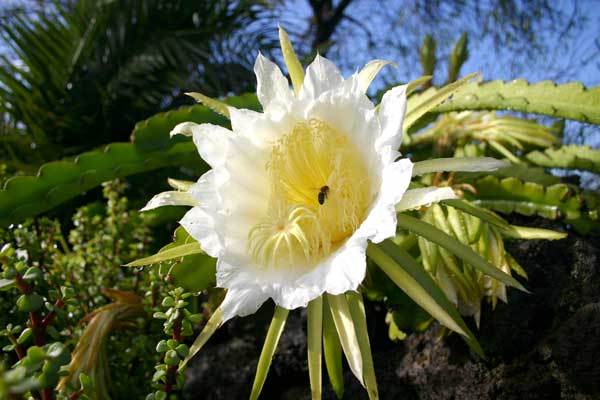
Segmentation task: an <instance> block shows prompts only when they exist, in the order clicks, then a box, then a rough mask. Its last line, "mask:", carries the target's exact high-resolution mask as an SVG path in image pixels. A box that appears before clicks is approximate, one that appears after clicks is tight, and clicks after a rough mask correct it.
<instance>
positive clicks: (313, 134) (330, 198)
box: [248, 119, 372, 267]
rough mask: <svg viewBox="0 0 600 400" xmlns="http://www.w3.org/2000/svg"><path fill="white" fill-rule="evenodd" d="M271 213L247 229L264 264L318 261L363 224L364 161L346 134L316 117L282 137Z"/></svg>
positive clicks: (271, 169) (367, 197)
mask: <svg viewBox="0 0 600 400" xmlns="http://www.w3.org/2000/svg"><path fill="white" fill-rule="evenodd" d="M267 172H268V173H269V177H270V182H271V196H270V200H269V207H268V210H269V211H268V213H267V215H266V216H265V217H264V218H263V220H262V221H261V222H260V223H259V224H257V225H255V226H254V227H253V228H252V229H251V230H250V232H249V234H248V250H249V252H250V254H251V256H252V259H253V261H254V262H255V263H256V264H257V265H259V266H262V267H288V266H292V265H314V264H315V263H316V262H317V261H319V260H320V259H322V258H323V257H325V256H327V255H328V254H330V253H331V252H332V251H334V250H335V249H336V248H337V247H338V246H339V245H341V244H342V243H343V241H344V240H345V239H347V238H348V237H350V236H351V235H352V233H354V231H355V230H356V229H357V228H358V227H359V226H360V224H361V222H362V221H363V219H364V217H365V213H366V211H367V208H368V207H369V205H370V204H371V200H372V193H371V180H370V177H369V175H368V172H367V168H366V165H365V162H364V160H363V158H362V156H361V154H360V152H359V151H358V149H357V148H356V146H355V145H354V143H352V142H351V141H350V140H349V139H348V138H347V137H346V136H345V135H342V134H341V133H339V132H338V131H337V130H335V129H333V128H332V127H330V126H329V125H327V124H326V123H324V122H322V121H319V120H315V119H311V120H309V121H306V122H302V123H298V124H296V125H295V126H294V128H293V129H292V131H291V132H290V133H288V134H286V135H285V136H284V137H283V138H281V139H280V140H279V141H277V142H276V143H275V144H274V146H273V148H272V153H271V158H270V160H269V162H268V163H267Z"/></svg>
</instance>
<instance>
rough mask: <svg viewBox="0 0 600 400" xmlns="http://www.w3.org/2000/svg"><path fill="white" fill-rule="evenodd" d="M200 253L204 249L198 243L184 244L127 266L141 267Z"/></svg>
mask: <svg viewBox="0 0 600 400" xmlns="http://www.w3.org/2000/svg"><path fill="white" fill-rule="evenodd" d="M198 253H202V249H201V248H200V244H199V243H198V242H194V243H188V244H182V245H178V246H176V247H171V248H169V249H167V250H160V251H159V252H158V253H156V254H154V255H152V256H149V257H144V258H140V259H139V260H135V261H132V262H130V263H129V264H126V265H125V266H126V267H141V266H145V265H150V264H157V263H159V262H163V261H168V260H172V259H174V258H181V257H184V256H189V255H191V254H198Z"/></svg>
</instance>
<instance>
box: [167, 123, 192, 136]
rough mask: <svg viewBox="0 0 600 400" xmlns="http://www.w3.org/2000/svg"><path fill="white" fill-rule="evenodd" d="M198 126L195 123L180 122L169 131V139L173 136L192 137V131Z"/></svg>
mask: <svg viewBox="0 0 600 400" xmlns="http://www.w3.org/2000/svg"><path fill="white" fill-rule="evenodd" d="M198 126H199V125H198V124H197V123H195V122H182V123H180V124H177V125H175V128H173V129H171V132H170V133H169V135H170V136H171V137H173V136H175V135H184V136H192V135H193V134H194V129H196V127H198Z"/></svg>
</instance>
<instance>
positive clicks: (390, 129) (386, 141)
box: [377, 85, 406, 150]
mask: <svg viewBox="0 0 600 400" xmlns="http://www.w3.org/2000/svg"><path fill="white" fill-rule="evenodd" d="M405 112H406V85H402V86H396V87H395V88H393V89H390V90H388V91H387V92H386V93H385V94H384V95H383V99H381V105H380V109H379V122H380V123H381V136H380V137H379V138H378V139H377V146H378V147H383V146H390V147H391V149H392V150H398V149H399V148H400V144H401V143H402V121H404V113H405Z"/></svg>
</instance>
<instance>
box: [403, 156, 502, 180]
mask: <svg viewBox="0 0 600 400" xmlns="http://www.w3.org/2000/svg"><path fill="white" fill-rule="evenodd" d="M508 166H510V164H509V163H507V162H505V161H502V160H498V159H495V158H492V157H464V158H434V159H432V160H426V161H419V162H416V163H415V167H414V168H413V176H417V175H423V174H428V173H430V172H441V171H457V172H458V171H464V172H477V171H494V170H496V169H498V168H504V167H508Z"/></svg>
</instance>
